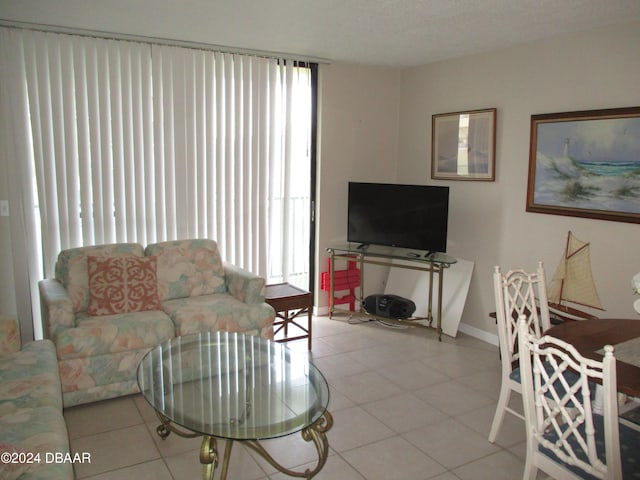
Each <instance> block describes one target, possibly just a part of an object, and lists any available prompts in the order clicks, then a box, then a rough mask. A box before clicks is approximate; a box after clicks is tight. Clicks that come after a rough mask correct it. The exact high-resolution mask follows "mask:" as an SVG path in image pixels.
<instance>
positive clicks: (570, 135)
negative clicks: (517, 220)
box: [527, 107, 640, 223]
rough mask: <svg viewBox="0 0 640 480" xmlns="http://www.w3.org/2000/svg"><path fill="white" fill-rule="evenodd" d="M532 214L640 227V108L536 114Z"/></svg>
mask: <svg viewBox="0 0 640 480" xmlns="http://www.w3.org/2000/svg"><path fill="white" fill-rule="evenodd" d="M527 211H528V212H538V213H550V214H555V215H569V216H575V217H586V218H596V219H601V220H613V221H618V222H629V223H640V107H629V108H616V109H607V110H591V111H581V112H565V113H550V114H543V115H532V116H531V141H530V147H529V182H528V186H527Z"/></svg>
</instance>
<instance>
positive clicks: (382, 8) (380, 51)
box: [0, 0, 640, 66]
mask: <svg viewBox="0 0 640 480" xmlns="http://www.w3.org/2000/svg"><path fill="white" fill-rule="evenodd" d="M0 19H2V20H8V21H18V22H28V23H39V24H48V25H58V26H63V27H71V28H83V29H89V30H98V31H106V32H115V33H118V34H132V35H142V36H150V37H157V38H166V39H173V40H184V41H190V42H202V43H208V44H213V45H220V46H229V47H237V48H241V49H250V50H259V51H267V52H276V53H287V54H295V55H301V56H306V57H313V58H319V59H326V60H329V61H340V62H353V63H363V64H373V65H388V66H415V65H424V64H428V63H432V62H435V61H439V60H443V59H448V58H454V57H460V56H464V55H469V54H474V53H480V52H483V51H489V50H494V49H498V48H505V47H508V46H511V45H516V44H519V43H526V42H530V41H534V40H539V39H543V38H551V37H555V36H562V35H566V34H569V33H574V32H580V31H588V30H591V29H595V28H599V27H603V26H609V25H614V24H623V23H630V22H635V21H640V0H19V1H18V0H0Z"/></svg>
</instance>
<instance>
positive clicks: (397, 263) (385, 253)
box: [327, 243, 457, 339]
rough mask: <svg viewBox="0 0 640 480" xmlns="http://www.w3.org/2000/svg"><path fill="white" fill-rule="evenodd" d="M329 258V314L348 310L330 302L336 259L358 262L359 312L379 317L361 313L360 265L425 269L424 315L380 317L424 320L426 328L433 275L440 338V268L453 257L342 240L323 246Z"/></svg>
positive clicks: (441, 270) (442, 272)
mask: <svg viewBox="0 0 640 480" xmlns="http://www.w3.org/2000/svg"><path fill="white" fill-rule="evenodd" d="M327 252H329V258H330V275H329V276H330V285H329V290H330V291H329V317H331V316H333V313H334V312H336V311H339V310H341V311H348V310H345V309H339V308H337V307H336V306H335V305H334V304H333V303H334V302H333V298H334V293H335V292H334V278H333V272H335V261H336V260H338V259H341V260H347V261H349V260H350V261H354V260H355V261H356V262H358V268H359V269H360V275H361V281H360V290H359V303H360V313H366V315H367V316H370V317H374V318H380V317H377V316H376V315H373V314H371V313H369V312H365V310H364V308H363V302H364V298H363V297H364V279H365V272H364V265H365V264H371V265H382V266H388V267H395V268H404V269H409V270H420V271H424V272H429V287H428V292H427V295H428V303H427V305H428V307H427V316H426V317H411V318H408V319H390V318H387V317H384V320H391V321H393V322H399V323H404V324H406V323H411V324H412V325H414V326H425V325H422V324H421V323H417V322H416V320H427V321H428V325H427V327H433V318H434V317H433V295H434V276H435V277H437V285H436V292H435V293H436V296H437V299H438V308H437V313H436V316H435V319H436V327H435V328H436V330H437V332H438V338H439V339H441V338H442V282H443V276H444V270H445V269H447V268H449V266H450V265H453V264H454V263H456V262H457V260H456V259H455V258H453V257H451V256H449V255H446V254H444V253H438V252H434V253H429V252H425V251H421V250H413V249H407V248H395V247H385V246H382V245H365V246H361V245H360V244H357V243H342V244H336V245H331V246H330V247H328V248H327Z"/></svg>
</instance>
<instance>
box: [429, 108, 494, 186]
mask: <svg viewBox="0 0 640 480" xmlns="http://www.w3.org/2000/svg"><path fill="white" fill-rule="evenodd" d="M495 165H496V109H495V108H487V109H484V110H472V111H468V112H454V113H440V114H437V115H433V117H432V122H431V178H434V179H437V180H484V181H489V182H492V181H493V180H495Z"/></svg>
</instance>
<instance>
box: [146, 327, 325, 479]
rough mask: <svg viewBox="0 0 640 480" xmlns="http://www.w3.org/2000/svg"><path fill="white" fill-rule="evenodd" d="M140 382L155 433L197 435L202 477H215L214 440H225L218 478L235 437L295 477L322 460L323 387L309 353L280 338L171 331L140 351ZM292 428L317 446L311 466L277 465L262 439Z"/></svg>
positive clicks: (223, 473)
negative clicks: (169, 336)
mask: <svg viewBox="0 0 640 480" xmlns="http://www.w3.org/2000/svg"><path fill="white" fill-rule="evenodd" d="M138 386H139V387H140V391H141V392H142V395H143V396H144V398H145V400H146V401H147V402H149V404H150V405H151V406H152V407H153V408H154V409H155V411H156V414H157V416H158V418H159V419H160V425H159V426H158V428H157V429H156V430H157V433H158V435H160V437H162V438H166V437H167V436H168V435H169V434H170V433H172V432H173V433H175V434H176V435H179V436H182V437H202V438H203V440H202V446H201V449H200V462H201V463H202V465H203V478H206V479H210V480H213V475H214V473H215V469H216V466H217V465H218V462H219V460H220V458H219V452H218V446H217V439H225V440H226V445H225V449H224V456H223V458H222V466H221V472H220V478H221V479H223V480H224V479H226V478H227V473H228V467H229V459H230V456H231V447H232V446H233V443H234V442H235V441H241V442H243V443H244V445H246V446H248V447H249V448H251V449H252V450H254V451H255V452H257V453H258V454H260V455H261V456H262V457H263V458H264V459H265V460H267V461H268V462H269V463H270V464H271V465H272V466H274V467H275V468H277V469H278V470H279V471H281V472H283V473H285V474H287V475H290V476H294V477H302V478H312V477H313V476H315V475H316V474H317V473H318V472H319V471H320V470H321V469H322V467H323V466H324V464H325V462H326V461H327V456H328V454H329V442H328V439H327V436H326V432H327V431H328V430H329V429H330V428H331V426H332V424H333V418H332V416H331V414H330V413H329V412H328V411H327V405H328V403H329V386H328V385H327V382H326V380H325V379H324V377H323V376H322V373H320V371H319V370H318V369H317V368H316V367H315V366H314V365H313V364H312V363H311V362H310V361H309V358H308V355H306V354H302V353H296V352H294V351H291V350H289V349H288V348H286V347H284V346H283V345H281V344H279V343H275V342H272V341H270V340H265V339H263V338H259V337H254V336H245V335H242V334H240V333H228V332H203V333H199V334H194V335H188V336H183V337H176V338H173V339H171V340H169V341H167V342H165V343H162V344H160V345H158V346H157V347H156V348H154V349H152V350H151V351H150V352H149V353H147V354H146V355H145V356H144V358H143V359H142V361H141V362H140V365H139V366H138ZM296 432H302V438H303V439H304V440H305V441H306V442H313V444H314V445H315V447H316V450H317V453H318V462H317V464H316V466H315V468H313V469H310V468H308V469H306V470H304V471H293V470H289V469H287V468H285V467H283V466H282V465H280V464H279V463H278V462H277V461H276V460H275V459H274V458H273V457H272V456H271V455H270V454H269V453H268V452H267V450H266V449H265V448H264V446H263V445H262V443H261V442H260V440H266V439H270V438H277V437H282V436H285V435H290V434H293V433H296Z"/></svg>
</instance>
